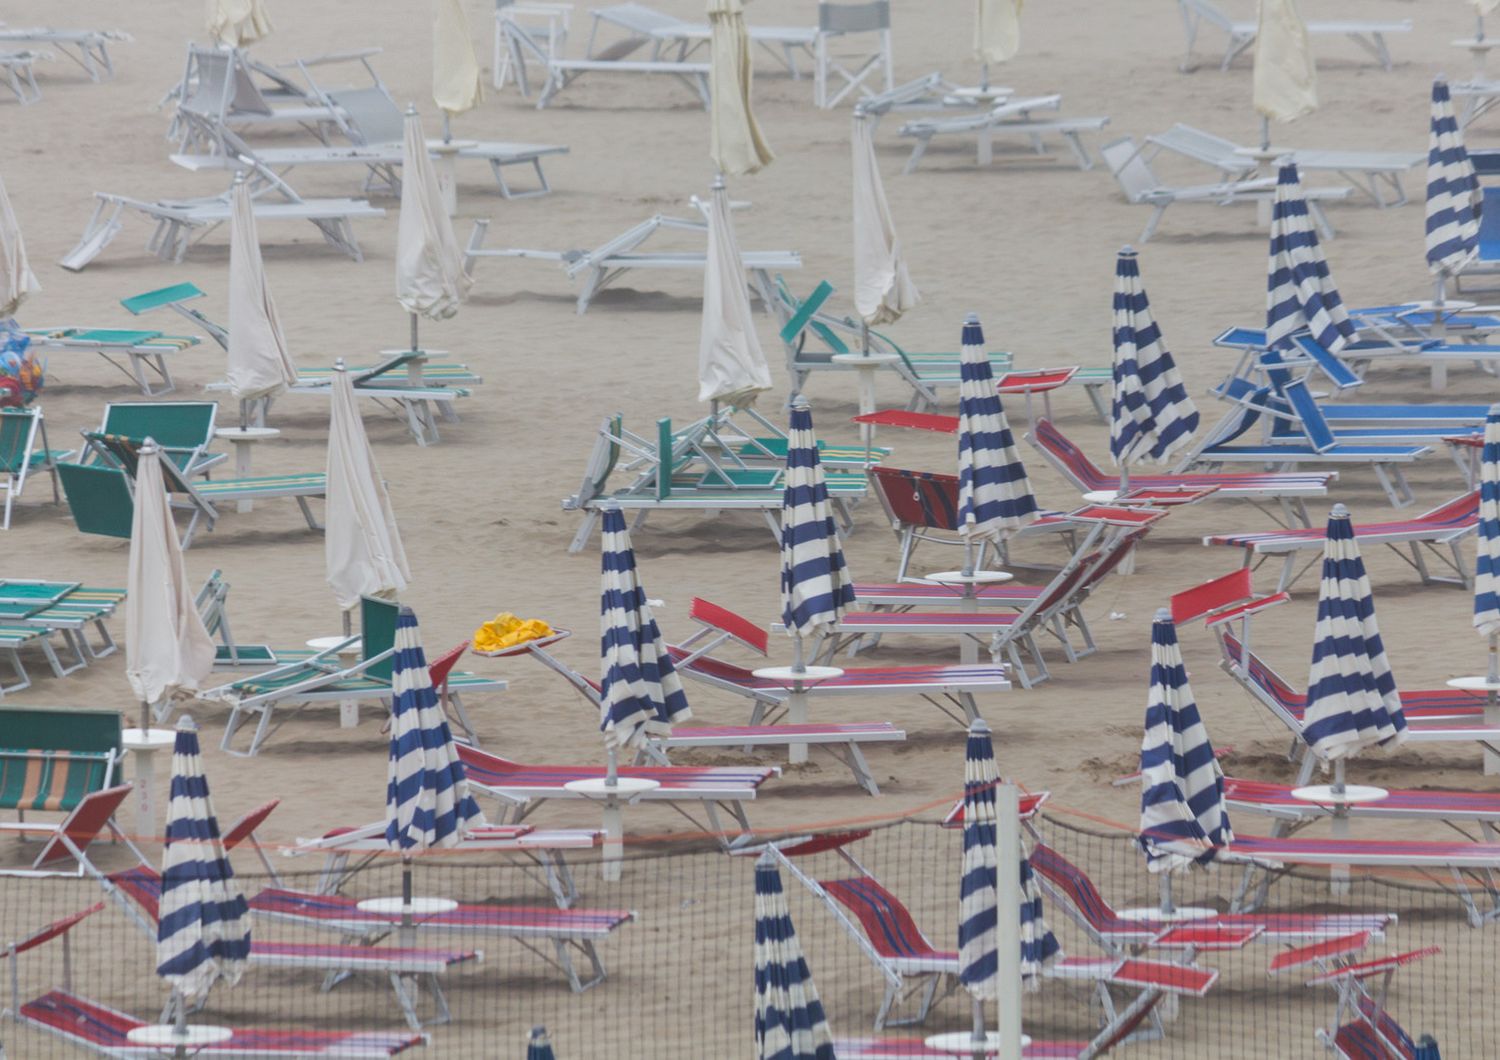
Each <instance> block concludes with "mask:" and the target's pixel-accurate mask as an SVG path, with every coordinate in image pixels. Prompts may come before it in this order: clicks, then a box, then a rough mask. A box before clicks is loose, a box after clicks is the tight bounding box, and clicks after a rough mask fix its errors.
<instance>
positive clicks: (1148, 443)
mask: <svg viewBox="0 0 1500 1060" xmlns="http://www.w3.org/2000/svg"><path fill="white" fill-rule="evenodd" d="M1113 338H1114V345H1115V361H1114V401H1113V403H1112V405H1111V407H1110V425H1109V451H1110V455H1111V456H1113V457H1114V459H1115V463H1116V464H1118V465H1120V466H1122V467H1124V466H1128V465H1130V464H1139V463H1143V462H1145V461H1147V460H1153V461H1155V462H1156V463H1159V464H1160V463H1165V462H1166V461H1167V460H1168V459H1169V458H1170V457H1171V456H1172V454H1173V453H1175V452H1177V451H1178V450H1179V449H1181V448H1182V447H1183V446H1185V445H1187V444H1188V443H1189V442H1190V441H1192V437H1193V432H1194V431H1196V430H1197V429H1198V407H1197V406H1196V405H1194V404H1193V399H1192V398H1190V397H1188V392H1187V387H1186V386H1184V385H1183V382H1182V373H1180V372H1179V371H1178V370H1177V363H1176V362H1175V361H1174V360H1173V359H1172V354H1171V351H1169V350H1168V349H1167V348H1166V346H1164V345H1163V344H1162V338H1161V329H1160V328H1158V327H1157V326H1156V320H1155V318H1154V317H1152V315H1151V303H1150V301H1149V300H1148V299H1147V298H1146V288H1145V287H1144V286H1143V285H1142V284H1141V266H1140V262H1139V261H1138V260H1137V259H1136V252H1135V251H1134V250H1132V249H1131V248H1130V247H1125V248H1123V249H1122V250H1121V251H1120V254H1119V256H1118V257H1117V258H1116V259H1115V298H1114V333H1113Z"/></svg>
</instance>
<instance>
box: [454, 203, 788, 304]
mask: <svg viewBox="0 0 1500 1060" xmlns="http://www.w3.org/2000/svg"><path fill="white" fill-rule="evenodd" d="M489 227H490V222H489V219H488V218H481V219H480V220H478V221H475V222H474V231H473V232H471V233H470V234H469V244H468V246H467V247H465V248H464V269H465V271H467V272H470V273H472V272H473V271H474V262H475V261H476V260H477V259H479V258H529V259H533V260H537V261H554V262H557V263H559V264H560V265H561V266H562V268H563V271H564V272H565V273H567V276H568V279H570V280H578V281H579V290H578V315H579V316H582V315H583V314H584V313H587V312H588V310H589V306H590V305H591V304H592V303H593V300H594V297H595V296H596V295H597V294H598V293H599V292H600V291H602V290H604V288H606V287H608V286H610V285H611V284H613V283H614V282H616V281H617V280H619V279H620V278H621V277H622V276H624V275H625V274H626V273H628V272H630V271H631V270H632V269H648V270H657V269H668V270H672V271H683V270H686V271H689V272H702V271H703V270H704V269H705V268H707V262H708V251H707V250H660V251H648V250H641V249H639V248H640V247H641V246H642V245H643V244H644V243H645V242H646V241H647V240H648V239H650V238H651V237H652V236H653V235H655V234H656V233H657V232H659V231H686V232H696V233H706V232H707V231H708V225H707V224H706V222H704V221H702V220H689V219H686V218H681V217H667V216H666V215H664V214H656V215H654V216H652V217H649V218H647V219H646V220H644V221H642V222H641V223H640V224H638V225H634V226H632V227H631V228H627V229H626V230H625V231H624V232H621V233H620V234H619V235H617V236H615V237H614V238H613V239H609V240H606V241H605V242H603V243H600V244H599V245H598V246H597V247H595V248H594V249H592V250H525V249H518V248H511V249H505V250H497V249H489V248H486V247H485V245H484V240H485V236H486V235H487V234H488V233H489ZM740 257H741V259H742V261H743V262H744V266H745V272H746V275H747V282H748V283H749V287H750V292H751V293H752V294H754V295H756V296H757V297H759V298H760V300H761V303H762V304H763V305H765V306H768V307H769V306H770V305H771V304H772V302H773V297H774V296H773V295H772V293H771V273H772V272H775V271H778V270H781V269H800V268H801V267H802V256H801V255H800V254H799V253H797V252H796V251H795V250H742V251H741V252H740Z"/></svg>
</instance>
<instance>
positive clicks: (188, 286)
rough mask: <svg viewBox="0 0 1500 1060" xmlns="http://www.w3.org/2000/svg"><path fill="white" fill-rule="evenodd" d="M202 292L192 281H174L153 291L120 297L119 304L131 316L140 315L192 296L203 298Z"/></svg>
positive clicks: (184, 300)
mask: <svg viewBox="0 0 1500 1060" xmlns="http://www.w3.org/2000/svg"><path fill="white" fill-rule="evenodd" d="M203 297H204V294H203V292H202V291H201V290H200V289H199V288H198V285H197V284H193V283H174V284H172V285H171V286H169V287H158V288H157V289H156V290H154V291H145V292H143V293H141V294H134V295H131V296H130V297H129V298H122V299H120V304H121V305H122V306H124V307H125V309H126V310H127V311H128V312H129V313H130V314H131V315H132V316H140V315H141V314H142V313H145V312H149V311H150V310H152V309H160V308H161V307H162V306H169V305H175V304H176V303H178V302H186V301H189V300H190V299H193V298H203Z"/></svg>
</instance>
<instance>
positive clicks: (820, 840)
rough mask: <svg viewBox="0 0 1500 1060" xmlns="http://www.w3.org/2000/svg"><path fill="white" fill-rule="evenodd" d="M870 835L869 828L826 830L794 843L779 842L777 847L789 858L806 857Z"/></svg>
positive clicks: (840, 848) (840, 847)
mask: <svg viewBox="0 0 1500 1060" xmlns="http://www.w3.org/2000/svg"><path fill="white" fill-rule="evenodd" d="M868 835H870V829H868V828H861V829H857V830H855V831H852V832H824V833H822V834H821V835H815V836H809V837H807V838H806V839H799V840H797V841H796V842H794V843H777V844H776V849H777V850H779V851H780V852H781V853H782V854H785V855H786V856H787V857H789V858H804V857H808V856H809V855H812V854H822V853H823V852H825V851H828V850H842V849H843V848H844V847H846V846H848V845H849V844H850V843H853V842H856V841H858V840H861V839H864V838H865V837H867V836H868Z"/></svg>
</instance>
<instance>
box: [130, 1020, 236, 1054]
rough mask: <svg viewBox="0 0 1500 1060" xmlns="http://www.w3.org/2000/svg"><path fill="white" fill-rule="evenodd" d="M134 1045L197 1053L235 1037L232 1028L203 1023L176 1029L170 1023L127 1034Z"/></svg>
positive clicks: (131, 1031)
mask: <svg viewBox="0 0 1500 1060" xmlns="http://www.w3.org/2000/svg"><path fill="white" fill-rule="evenodd" d="M125 1037H126V1039H128V1040H129V1041H130V1043H131V1044H132V1045H146V1046H151V1047H154V1048H157V1049H177V1048H179V1047H180V1048H183V1049H187V1050H189V1051H190V1052H197V1051H198V1050H199V1049H202V1048H203V1047H204V1046H206V1045H217V1044H218V1043H219V1042H227V1041H228V1040H229V1039H231V1038H233V1037H234V1029H233V1028H232V1027H212V1026H208V1025H207V1024H202V1023H190V1024H188V1025H187V1026H186V1027H181V1028H179V1027H175V1026H173V1025H172V1024H170V1023H150V1024H147V1025H146V1026H144V1027H136V1028H134V1029H132V1030H129V1031H126V1032H125Z"/></svg>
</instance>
